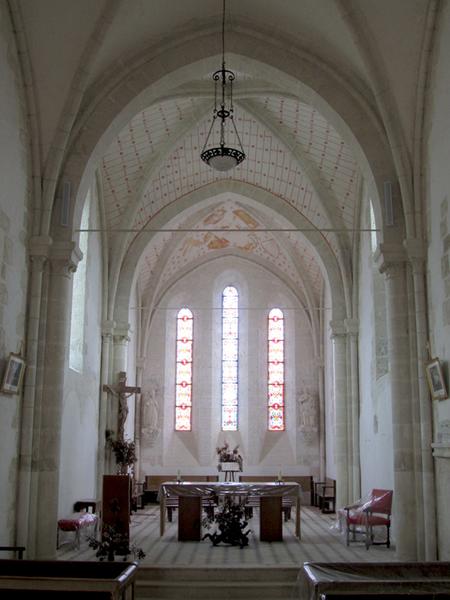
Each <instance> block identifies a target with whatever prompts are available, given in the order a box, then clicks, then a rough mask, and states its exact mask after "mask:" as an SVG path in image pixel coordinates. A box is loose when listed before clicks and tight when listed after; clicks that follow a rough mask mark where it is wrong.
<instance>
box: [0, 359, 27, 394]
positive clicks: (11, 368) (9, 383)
mask: <svg viewBox="0 0 450 600" xmlns="http://www.w3.org/2000/svg"><path fill="white" fill-rule="evenodd" d="M24 373H25V361H24V360H23V358H22V357H21V356H19V354H14V353H13V352H11V353H10V355H9V358H8V362H7V363H6V369H5V374H4V375H3V381H2V387H1V391H2V392H4V393H6V394H18V393H19V392H20V387H21V385H22V381H23V375H24Z"/></svg>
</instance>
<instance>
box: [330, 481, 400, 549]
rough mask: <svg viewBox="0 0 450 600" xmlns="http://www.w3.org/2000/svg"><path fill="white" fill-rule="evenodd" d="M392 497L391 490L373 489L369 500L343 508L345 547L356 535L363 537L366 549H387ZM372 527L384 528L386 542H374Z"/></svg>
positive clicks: (354, 539)
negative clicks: (373, 547) (381, 546)
mask: <svg viewBox="0 0 450 600" xmlns="http://www.w3.org/2000/svg"><path fill="white" fill-rule="evenodd" d="M392 496H393V492H392V490H379V489H373V490H372V491H371V492H370V495H369V498H365V499H363V500H361V501H359V502H357V503H355V504H352V505H351V506H345V507H344V508H343V510H342V513H341V514H342V515H343V517H344V521H345V527H346V541H347V546H348V545H349V543H350V541H356V535H357V534H359V535H363V536H364V539H365V543H366V548H367V549H369V546H370V545H372V544H374V545H375V544H377V545H378V544H382V545H384V544H386V546H387V547H388V548H389V546H390V538H389V533H390V527H391V509H392ZM374 527H386V541H384V542H375V541H374V532H373V529H374ZM350 534H351V536H352V539H351V540H350Z"/></svg>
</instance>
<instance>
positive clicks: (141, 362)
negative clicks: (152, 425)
mask: <svg viewBox="0 0 450 600" xmlns="http://www.w3.org/2000/svg"><path fill="white" fill-rule="evenodd" d="M145 360H146V359H145V356H139V357H138V358H137V360H136V385H137V386H138V387H140V388H141V390H142V380H143V374H144V367H145ZM141 429H142V394H138V395H137V396H136V409H135V411H134V442H135V445H136V458H137V465H136V470H135V473H136V477H137V481H143V479H144V473H142V472H141Z"/></svg>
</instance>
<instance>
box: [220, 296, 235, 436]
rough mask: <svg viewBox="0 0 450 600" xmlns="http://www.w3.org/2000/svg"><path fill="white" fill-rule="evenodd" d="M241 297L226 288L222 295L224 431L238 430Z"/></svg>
mask: <svg viewBox="0 0 450 600" xmlns="http://www.w3.org/2000/svg"><path fill="white" fill-rule="evenodd" d="M238 305H239V296H238V292H237V289H236V288H234V287H231V286H228V287H226V288H225V289H224V290H223V294H222V430H223V431H237V428H238V355H239V315H238Z"/></svg>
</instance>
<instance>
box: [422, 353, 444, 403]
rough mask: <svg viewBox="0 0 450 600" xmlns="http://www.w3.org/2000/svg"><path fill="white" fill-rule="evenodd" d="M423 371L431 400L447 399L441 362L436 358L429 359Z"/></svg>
mask: <svg viewBox="0 0 450 600" xmlns="http://www.w3.org/2000/svg"><path fill="white" fill-rule="evenodd" d="M425 370H426V373H427V380H428V386H429V388H430V394H431V397H432V398H433V400H445V398H448V393H447V386H446V385H445V380H444V374H443V372H442V366H441V361H440V360H439V359H438V358H433V359H431V360H430V362H429V363H428V364H427V366H426V367H425Z"/></svg>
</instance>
